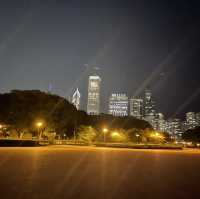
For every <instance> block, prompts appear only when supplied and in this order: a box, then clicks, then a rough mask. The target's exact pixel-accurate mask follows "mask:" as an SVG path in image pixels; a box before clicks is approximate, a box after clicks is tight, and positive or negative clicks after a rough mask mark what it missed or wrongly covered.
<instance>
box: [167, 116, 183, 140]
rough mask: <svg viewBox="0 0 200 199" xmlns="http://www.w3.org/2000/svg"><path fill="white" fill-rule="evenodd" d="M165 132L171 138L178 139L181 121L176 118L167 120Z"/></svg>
mask: <svg viewBox="0 0 200 199" xmlns="http://www.w3.org/2000/svg"><path fill="white" fill-rule="evenodd" d="M167 132H168V133H169V134H170V135H171V137H172V138H174V139H176V140H178V139H181V137H182V133H183V131H182V123H181V120H180V119H178V118H174V119H170V120H168V126H167Z"/></svg>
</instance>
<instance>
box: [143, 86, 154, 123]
mask: <svg viewBox="0 0 200 199" xmlns="http://www.w3.org/2000/svg"><path fill="white" fill-rule="evenodd" d="M155 114H156V111H155V102H154V101H153V99H152V93H151V90H149V89H146V90H145V96H144V119H145V120H146V121H148V122H150V123H151V124H152V121H153V120H154V119H155Z"/></svg>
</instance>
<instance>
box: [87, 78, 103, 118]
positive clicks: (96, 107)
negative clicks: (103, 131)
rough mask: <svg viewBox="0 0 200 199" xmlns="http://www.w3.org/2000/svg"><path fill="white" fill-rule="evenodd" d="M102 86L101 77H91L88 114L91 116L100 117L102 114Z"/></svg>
mask: <svg viewBox="0 0 200 199" xmlns="http://www.w3.org/2000/svg"><path fill="white" fill-rule="evenodd" d="M100 85H101V78H100V77H99V76H97V75H93V76H89V84H88V102H87V113H88V114H90V115H99V113H100Z"/></svg>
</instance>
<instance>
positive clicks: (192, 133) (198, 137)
mask: <svg viewBox="0 0 200 199" xmlns="http://www.w3.org/2000/svg"><path fill="white" fill-rule="evenodd" d="M182 138H183V139H184V140H185V141H189V142H200V126H199V127H196V128H194V129H189V130H187V131H186V132H185V133H183V136H182Z"/></svg>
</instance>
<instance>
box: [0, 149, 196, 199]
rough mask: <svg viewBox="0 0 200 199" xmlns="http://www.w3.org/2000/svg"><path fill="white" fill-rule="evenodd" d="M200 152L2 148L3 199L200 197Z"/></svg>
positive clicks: (0, 191) (0, 179)
mask: <svg viewBox="0 0 200 199" xmlns="http://www.w3.org/2000/svg"><path fill="white" fill-rule="evenodd" d="M199 183H200V150H199V151H195V150H187V151H184V150H183V151H166V150H165V151H161V150H132V149H112V148H108V149H105V148H92V147H36V148H0V198H2V199H10V198H15V199H33V198H34V199H51V198H63V199H69V198H74V199H79V198H85V199H90V198H91V199H100V198H101V199H112V198H113V199H124V198H136V199H140V198H153V199H156V198H169V199H172V198H180V199H184V198H199V196H200V184H199Z"/></svg>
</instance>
